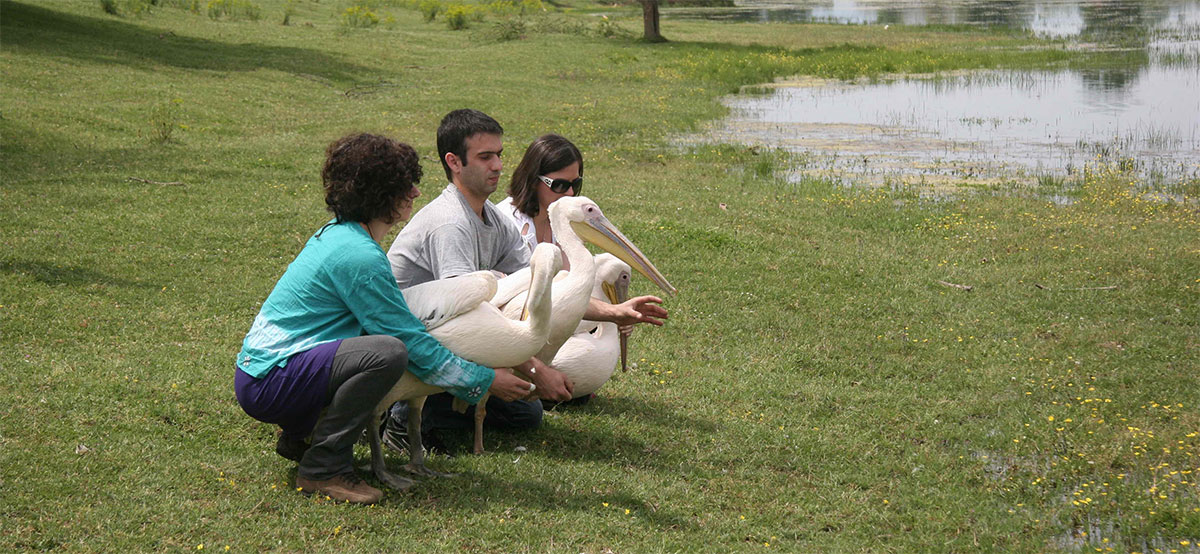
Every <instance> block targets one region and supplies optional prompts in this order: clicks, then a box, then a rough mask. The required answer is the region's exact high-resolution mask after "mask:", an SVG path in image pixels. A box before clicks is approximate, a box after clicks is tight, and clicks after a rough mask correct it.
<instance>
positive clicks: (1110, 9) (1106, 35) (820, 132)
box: [708, 0, 1200, 184]
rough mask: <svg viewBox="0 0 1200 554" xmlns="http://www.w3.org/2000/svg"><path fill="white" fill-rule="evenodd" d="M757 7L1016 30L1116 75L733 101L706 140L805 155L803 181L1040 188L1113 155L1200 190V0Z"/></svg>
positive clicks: (774, 13) (1043, 76)
mask: <svg viewBox="0 0 1200 554" xmlns="http://www.w3.org/2000/svg"><path fill="white" fill-rule="evenodd" d="M756 6H758V7H756V8H754V9H753V10H752V11H753V12H754V13H756V14H757V17H763V18H767V19H768V20H769V19H770V18H773V17H779V16H780V15H783V16H785V17H795V18H797V19H792V20H803V21H820V20H826V21H837V22H845V23H885V22H893V23H905V24H909V25H922V24H929V23H970V24H988V25H1005V26H1011V27H1018V28H1022V29H1028V30H1031V31H1033V32H1036V33H1039V34H1043V35H1053V36H1073V37H1078V38H1077V39H1075V40H1074V42H1076V45H1075V47H1077V48H1081V49H1088V48H1091V49H1096V48H1104V49H1105V50H1106V52H1108V54H1106V59H1107V60H1108V61H1107V62H1106V63H1104V64H1103V65H1097V66H1095V67H1091V68H1085V69H1074V70H1060V71H994V72H983V73H972V74H958V75H950V76H940V77H936V78H928V77H926V78H908V79H904V78H901V79H897V80H893V81H889V82H883V83H849V84H848V83H839V82H814V81H811V80H809V81H806V82H800V83H793V84H790V85H789V84H783V85H782V86H776V85H772V86H771V87H770V88H769V91H770V93H769V94H760V95H756V96H739V97H735V98H731V99H728V100H727V104H728V105H729V106H730V107H731V108H732V110H731V111H732V114H731V116H730V118H729V119H727V120H726V121H725V122H722V123H721V124H719V125H718V126H716V127H715V128H714V129H712V130H711V131H710V133H709V134H708V137H709V139H715V140H718V141H722V142H740V143H751V144H758V145H765V146H770V147H779V148H784V149H787V150H792V151H795V152H801V153H803V154H804V156H803V157H802V158H801V159H802V161H801V167H799V168H798V169H797V170H796V174H797V175H800V176H811V175H820V176H823V177H834V178H838V179H841V180H844V181H853V182H863V181H866V182H874V183H880V182H895V181H897V180H902V181H905V182H909V181H912V180H919V181H922V182H926V183H929V182H931V181H932V182H934V183H936V182H938V181H939V180H940V181H942V182H962V181H968V182H1001V181H1005V182H1011V181H1013V180H1018V181H1019V180H1026V181H1028V180H1029V179H1028V178H1032V179H1033V180H1035V181H1036V180H1037V179H1040V178H1046V177H1055V178H1058V177H1063V176H1066V175H1069V174H1071V173H1072V172H1074V171H1075V170H1078V169H1080V168H1081V167H1082V166H1083V165H1084V164H1086V163H1088V162H1089V161H1091V160H1093V159H1095V157H1096V155H1097V154H1104V155H1108V156H1116V157H1121V158H1124V159H1130V160H1133V162H1134V163H1135V164H1136V165H1137V167H1138V168H1139V169H1140V171H1141V173H1142V174H1143V175H1144V176H1145V177H1147V178H1148V179H1149V180H1151V181H1153V182H1155V183H1159V184H1161V183H1164V182H1178V181H1180V180H1183V179H1196V178H1200V94H1197V92H1196V91H1198V90H1200V0H1175V1H1170V0H1167V1H1162V2H1133V1H1128V0H1123V1H1117V0H1096V1H1089V2H1078V1H1074V0H1063V1H1058V2H1046V1H1039V2H1027V1H1018V0H1007V1H999V2H997V1H988V2H966V3H963V2H955V3H943V2H936V1H932V2H884V1H879V0H874V1H849V0H846V1H843V0H835V1H833V2H809V3H798V4H787V5H782V6H786V7H782V8H781V7H780V6H781V4H770V5H766V4H763V5H758V4H756ZM1097 38H1099V39H1100V40H1102V42H1093V41H1092V40H1093V39H1097ZM1099 45H1103V46H1099ZM1114 45H1115V47H1114Z"/></svg>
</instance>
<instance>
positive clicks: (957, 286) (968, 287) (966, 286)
mask: <svg viewBox="0 0 1200 554" xmlns="http://www.w3.org/2000/svg"><path fill="white" fill-rule="evenodd" d="M938 284H939V285H946V286H947V287H954V288H956V289H961V290H965V291H967V292H971V291H972V290H974V289H975V287H973V286H971V285H958V284H955V283H947V282H945V281H938Z"/></svg>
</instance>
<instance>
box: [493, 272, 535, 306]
mask: <svg viewBox="0 0 1200 554" xmlns="http://www.w3.org/2000/svg"><path fill="white" fill-rule="evenodd" d="M530 272H531V269H530V268H529V267H526V268H524V269H521V270H518V271H516V272H513V273H510V274H508V276H506V277H504V278H503V279H500V280H498V281H496V294H494V295H492V299H491V304H492V305H493V306H495V307H497V308H502V307H504V305H505V304H508V302H509V301H510V300H512V299H513V298H514V297H516V296H517V295H518V294H521V293H523V292H525V291H528V290H529V279H530V275H529V274H530Z"/></svg>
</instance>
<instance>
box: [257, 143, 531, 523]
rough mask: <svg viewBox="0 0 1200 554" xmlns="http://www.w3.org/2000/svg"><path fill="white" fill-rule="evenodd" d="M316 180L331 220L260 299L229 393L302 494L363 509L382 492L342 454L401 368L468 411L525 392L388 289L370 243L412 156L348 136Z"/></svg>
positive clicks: (400, 192) (405, 196)
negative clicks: (286, 463)
mask: <svg viewBox="0 0 1200 554" xmlns="http://www.w3.org/2000/svg"><path fill="white" fill-rule="evenodd" d="M321 178H322V181H323V182H324V188H325V204H326V206H327V207H328V209H329V211H330V212H332V213H333V215H334V218H333V219H332V220H331V221H329V222H328V223H326V224H325V225H324V226H323V227H321V229H320V230H318V231H317V232H316V234H314V235H313V236H312V238H310V239H309V240H308V242H307V243H306V244H305V246H304V248H303V249H302V250H301V251H300V253H299V254H298V255H297V256H296V259H295V260H294V261H293V262H292V263H291V265H289V266H288V268H287V270H286V271H285V272H284V274H283V276H282V277H281V278H280V279H279V282H277V283H276V284H275V288H274V290H272V291H271V294H270V295H269V296H268V297H267V299H266V301H265V302H264V303H263V305H262V308H261V310H260V311H259V313H258V316H257V317H256V318H255V319H254V323H253V325H252V326H251V328H250V332H249V333H248V334H247V335H246V338H245V341H244V342H243V344H242V350H241V352H240V353H239V354H238V357H237V360H236V362H235V366H236V371H235V376H234V390H235V392H236V394H237V399H238V403H239V404H240V405H241V406H242V409H243V410H245V412H246V413H247V414H249V415H250V416H251V417H253V418H255V419H258V420H260V421H264V422H267V423H274V424H278V425H279V426H280V427H281V428H282V432H281V433H280V435H279V439H278V442H277V443H276V446H275V451H276V453H278V454H279V455H280V456H283V457H285V458H288V459H291V460H295V461H297V462H299V464H300V465H299V468H298V470H297V472H296V486H297V487H298V488H299V489H300V490H301V491H302V492H304V493H306V494H312V493H321V494H325V495H328V496H330V497H332V498H334V499H337V500H344V501H348V502H355V503H362V504H373V503H375V502H378V501H379V500H380V499H381V498H382V496H383V493H382V492H381V491H380V490H379V489H376V488H374V487H372V486H370V485H368V484H366V483H365V482H363V481H362V479H360V478H359V477H358V475H357V474H356V473H355V472H354V467H353V465H352V462H353V447H354V443H355V441H357V439H358V437H359V436H361V435H362V430H363V429H364V427H365V426H366V424H367V422H368V418H369V417H371V414H372V413H373V410H374V408H375V407H376V405H377V404H378V403H379V402H380V401H381V400H382V399H383V396H384V395H385V394H386V393H387V391H388V390H390V389H391V388H392V386H393V385H394V384H395V383H396V381H397V380H399V378H400V377H401V375H403V373H404V372H405V371H406V370H407V371H411V372H412V373H413V374H414V375H416V376H417V377H418V378H419V379H421V380H422V381H424V382H426V383H429V384H431V385H434V386H438V387H441V388H444V389H446V390H447V391H449V392H450V393H451V394H453V395H455V396H457V397H458V398H461V399H463V400H465V401H467V402H468V403H471V404H474V403H476V402H478V401H479V398H480V397H482V396H483V394H484V392H485V391H489V390H490V391H491V392H492V394H494V395H496V396H498V397H500V398H504V399H506V400H514V399H517V398H521V397H523V396H524V395H525V394H527V393H528V385H527V384H525V382H524V381H522V380H521V379H520V378H518V377H514V376H512V375H511V374H509V373H507V372H504V371H500V372H496V371H493V370H492V369H490V368H487V367H483V366H480V365H478V364H474V363H471V362H469V361H466V360H464V359H462V358H459V357H458V356H455V355H454V354H452V353H451V352H450V351H449V350H446V349H445V348H444V347H443V346H442V345H441V344H439V343H438V342H437V340H436V339H434V338H433V337H432V336H430V335H429V334H428V333H427V332H426V331H425V326H424V325H423V324H422V323H421V321H420V320H418V319H417V318H416V317H415V316H413V314H412V312H410V311H409V309H408V305H407V304H405V302H404V297H403V296H401V294H400V289H399V288H398V287H397V285H396V281H395V279H394V278H393V276H392V271H391V265H390V264H389V263H388V260H387V256H386V254H385V253H384V251H383V249H382V248H381V247H380V245H379V242H378V241H379V240H380V239H382V238H383V237H384V236H385V235H387V233H388V231H389V230H390V229H391V228H392V227H393V226H394V225H395V224H396V223H398V222H400V221H403V220H405V219H407V218H408V216H409V215H410V214H411V213H412V208H413V200H414V199H415V198H417V196H419V195H420V191H419V190H418V189H417V186H416V185H417V183H418V182H419V181H420V179H421V167H420V165H419V162H418V157H417V154H416V152H415V151H413V149H412V148H411V147H410V146H408V145H407V144H403V143H400V142H396V141H394V140H392V139H389V138H386V137H381V136H377V135H369V134H358V135H350V136H347V137H344V138H342V139H339V140H337V141H335V142H334V143H333V144H331V145H329V148H328V149H327V151H326V160H325V167H324V169H323V170H322V172H321ZM310 435H311V437H312V440H311V444H309V443H308V442H307V441H306V438H307V437H309V436H310Z"/></svg>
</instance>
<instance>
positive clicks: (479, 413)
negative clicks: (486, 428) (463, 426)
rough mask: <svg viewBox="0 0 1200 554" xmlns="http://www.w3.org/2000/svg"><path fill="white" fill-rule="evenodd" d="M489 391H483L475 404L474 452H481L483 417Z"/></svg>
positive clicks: (485, 413) (489, 394)
mask: <svg viewBox="0 0 1200 554" xmlns="http://www.w3.org/2000/svg"><path fill="white" fill-rule="evenodd" d="M489 396H491V393H484V395H483V398H480V399H479V403H478V404H476V405H475V449H474V452H475V454H483V419H484V418H485V417H487V401H488V397H489Z"/></svg>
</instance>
